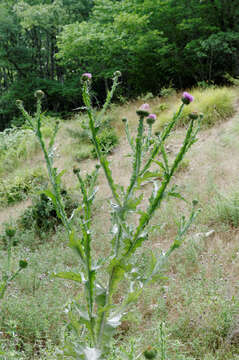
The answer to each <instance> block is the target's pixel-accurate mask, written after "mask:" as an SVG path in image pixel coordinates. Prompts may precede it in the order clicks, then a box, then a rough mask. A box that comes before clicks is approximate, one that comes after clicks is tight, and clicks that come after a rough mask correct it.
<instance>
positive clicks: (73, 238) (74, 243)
mask: <svg viewBox="0 0 239 360" xmlns="http://www.w3.org/2000/svg"><path fill="white" fill-rule="evenodd" d="M69 246H70V247H71V248H72V249H74V250H76V252H77V253H78V254H79V255H80V258H81V259H82V261H84V251H83V248H82V244H81V240H80V239H79V238H78V237H77V235H76V233H75V231H74V230H72V231H71V232H70V234H69Z"/></svg>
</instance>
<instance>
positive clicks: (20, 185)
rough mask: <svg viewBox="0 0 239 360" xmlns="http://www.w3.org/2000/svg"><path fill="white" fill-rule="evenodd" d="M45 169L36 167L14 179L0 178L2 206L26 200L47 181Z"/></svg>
mask: <svg viewBox="0 0 239 360" xmlns="http://www.w3.org/2000/svg"><path fill="white" fill-rule="evenodd" d="M46 181H47V180H46V177H45V174H44V171H43V169H41V168H36V169H34V170H33V171H29V172H27V173H25V174H24V175H19V176H15V177H14V178H12V179H6V180H5V179H2V180H0V206H7V205H10V204H14V203H16V202H18V201H21V200H24V199H25V198H26V197H27V195H29V194H31V193H32V192H34V191H36V189H39V188H40V187H41V186H42V185H43V184H44V183H46Z"/></svg>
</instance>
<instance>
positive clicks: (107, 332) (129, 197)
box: [18, 72, 201, 360]
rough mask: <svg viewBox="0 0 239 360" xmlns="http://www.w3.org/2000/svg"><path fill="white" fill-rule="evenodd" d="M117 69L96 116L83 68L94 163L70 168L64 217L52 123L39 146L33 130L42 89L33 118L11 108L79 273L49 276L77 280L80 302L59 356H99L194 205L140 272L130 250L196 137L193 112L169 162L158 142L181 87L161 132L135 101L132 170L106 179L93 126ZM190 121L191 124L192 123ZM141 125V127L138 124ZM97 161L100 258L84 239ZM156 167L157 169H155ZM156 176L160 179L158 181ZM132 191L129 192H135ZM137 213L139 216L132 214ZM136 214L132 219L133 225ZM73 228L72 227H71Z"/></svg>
mask: <svg viewBox="0 0 239 360" xmlns="http://www.w3.org/2000/svg"><path fill="white" fill-rule="evenodd" d="M119 77H120V73H119V72H116V73H115V74H114V78H113V85H112V88H111V90H110V91H109V93H108V95H107V99H106V103H105V105H104V107H103V109H102V111H101V112H100V114H99V115H98V116H96V115H95V112H94V110H93V107H92V104H91V95H90V86H91V82H92V75H91V74H89V73H85V74H83V76H82V81H83V92H82V93H83V101H84V105H85V109H86V111H87V114H88V129H89V130H90V137H91V141H92V143H93V145H94V148H95V152H96V154H97V158H98V161H99V163H100V165H97V166H96V169H95V170H94V171H93V172H92V174H90V175H87V176H86V178H83V177H82V175H81V172H80V169H77V168H74V169H73V172H74V174H75V175H76V177H77V179H78V182H79V187H80V191H81V194H82V204H80V206H79V207H78V209H76V210H75V212H74V214H72V216H71V218H70V219H68V218H67V216H66V213H65V209H64V205H63V201H62V199H61V176H62V174H63V173H62V172H61V173H59V174H58V173H57V169H55V168H54V165H53V155H54V142H55V137H56V134H57V130H58V125H57V126H56V128H55V132H54V134H53V136H52V138H51V139H50V143H49V145H48V146H47V145H46V143H45V141H44V139H43V137H42V133H41V98H42V92H41V91H38V92H36V96H37V111H36V114H35V117H31V116H30V115H29V114H28V113H27V112H26V110H25V109H24V107H23V104H22V102H19V101H18V107H19V109H20V110H21V112H22V113H23V115H24V116H25V118H26V120H27V122H28V124H29V125H30V127H31V129H32V130H33V131H34V132H35V134H36V136H37V138H38V140H39V142H40V145H41V148H42V151H43V153H44V157H45V161H46V165H47V169H48V173H49V178H50V182H51V186H52V191H50V190H46V191H45V194H46V195H47V196H49V197H50V198H51V200H52V202H53V204H54V206H55V208H56V211H57V214H58V216H59V218H60V219H61V220H62V223H63V225H64V227H65V228H66V231H67V234H68V237H69V245H70V247H72V248H73V249H74V250H75V251H76V252H77V254H78V255H79V259H80V262H79V266H80V270H79V272H78V273H77V272H76V273H75V272H61V273H58V274H55V276H56V277H59V278H63V279H68V280H73V281H77V282H79V283H81V284H83V292H84V299H85V302H84V303H80V304H79V302H78V301H73V302H72V304H71V305H70V306H69V308H68V312H69V318H70V319H71V325H72V328H73V329H74V330H75V333H76V340H75V341H73V340H71V341H69V342H67V341H66V344H65V347H64V350H63V351H61V352H60V353H59V358H62V359H65V358H67V357H69V358H70V359H72V358H74V359H85V360H97V359H107V354H108V352H109V349H110V346H111V341H112V337H113V335H114V333H115V331H116V329H117V327H118V326H119V325H120V323H121V320H122V317H123V316H124V314H125V313H126V312H127V310H128V308H129V307H130V305H131V304H132V303H133V302H135V301H136V300H137V299H138V297H139V296H140V294H141V293H142V291H143V287H144V286H146V285H148V284H149V283H150V282H152V281H154V280H155V279H156V278H157V276H158V275H159V274H160V272H161V271H162V268H163V267H164V265H165V263H166V261H167V259H168V257H169V256H170V255H171V253H172V252H173V251H174V250H175V249H176V248H178V247H179V246H180V245H181V243H182V241H183V239H184V237H185V234H186V232H187V230H188V228H189V227H190V225H191V224H192V222H193V221H194V219H195V217H196V215H197V213H198V211H199V210H197V209H196V201H194V202H193V205H192V210H191V214H190V215H189V217H188V219H185V218H184V217H183V218H182V220H181V222H180V224H179V228H178V233H177V236H176V238H175V240H174V241H173V243H172V244H171V245H170V246H169V249H168V250H167V251H166V252H165V253H161V255H159V256H155V255H154V254H152V259H151V263H150V269H148V271H147V272H146V273H145V274H141V272H140V269H138V267H137V264H136V262H135V256H133V255H134V254H135V252H136V250H137V249H138V248H140V246H141V245H142V244H143V242H144V241H146V240H147V239H148V237H149V235H150V232H151V231H152V228H153V227H151V226H150V221H151V219H152V217H153V216H154V214H155V212H156V210H158V209H160V206H161V203H162V201H163V200H164V198H166V197H169V196H172V197H175V198H181V199H182V197H181V195H180V194H179V193H177V191H176V188H175V186H172V187H171V188H169V186H170V183H171V181H172V178H173V176H174V174H175V171H176V170H177V168H178V166H179V164H180V162H181V161H182V159H183V158H184V156H185V154H186V152H187V151H188V150H189V149H190V147H191V146H192V144H193V143H194V142H195V141H196V136H197V133H198V130H199V122H200V119H201V116H199V115H198V114H192V115H191V116H190V122H189V126H188V129H187V131H186V135H185V139H184V141H183V144H182V146H181V148H180V150H179V152H178V154H177V155H176V156H175V159H174V160H173V161H171V159H169V158H168V154H167V152H166V150H165V141H166V140H167V138H168V137H169V136H170V134H171V132H172V130H173V128H174V127H175V125H176V123H177V121H178V119H179V117H180V115H181V113H182V110H183V107H184V106H185V105H187V104H189V103H190V102H191V101H193V98H192V96H191V95H190V94H188V93H184V94H183V98H182V105H181V106H180V108H179V110H178V112H177V113H176V114H175V115H174V117H173V119H172V121H171V122H170V123H169V124H168V125H167V126H166V127H165V128H164V130H163V131H162V133H160V134H158V135H157V136H154V135H153V134H152V125H153V123H154V122H155V120H156V116H155V115H154V114H150V112H149V105H148V104H143V105H142V106H141V107H140V108H139V109H138V110H137V114H138V116H139V123H138V129H137V136H136V139H135V140H134V138H133V137H132V136H131V134H130V131H129V127H128V121H127V119H123V122H124V124H125V133H126V137H127V139H128V142H129V146H130V150H131V159H132V173H131V177H130V181H129V185H128V187H127V188H126V189H123V187H121V186H119V185H118V184H116V182H115V181H114V178H113V175H112V172H111V169H110V165H109V162H108V160H107V158H106V155H105V154H103V152H102V151H101V147H100V145H99V140H98V136H97V130H98V126H99V124H100V122H101V121H102V119H103V116H104V113H105V111H106V109H107V108H108V106H109V104H110V101H111V99H112V97H113V94H114V91H115V89H116V86H117V85H118V83H119ZM195 123H197V125H196V126H195ZM145 126H147V131H146V129H145ZM152 164H154V165H155V164H156V165H157V166H158V169H157V170H156V171H155V170H154V171H150V169H151V165H152ZM100 166H101V167H102V169H103V171H104V175H105V178H106V181H107V183H108V185H109V188H110V190H111V193H112V202H111V223H112V224H111V233H112V241H111V246H112V247H111V253H110V254H105V257H104V258H103V259H99V258H97V257H96V256H95V254H94V251H93V246H92V242H93V240H94V233H93V230H92V228H93V226H94V218H93V213H92V204H93V201H94V198H95V194H96V191H97V188H96V181H97V176H98V171H99V168H100ZM159 174H160V176H159ZM159 179H160V180H159ZM144 182H150V183H153V189H152V193H151V196H150V197H149V201H148V206H147V208H146V210H142V208H141V207H140V205H141V202H142V199H143V196H142V194H141V195H137V194H138V191H140V189H141V185H142V184H143V183H144ZM136 190H137V192H136ZM132 213H133V214H135V217H134V218H135V221H134V222H132V220H131V221H130V216H129V215H130V214H132ZM139 215H140V216H139ZM73 218H74V219H76V218H77V219H78V222H79V225H80V233H79V234H78V233H77V231H76V229H75V225H74V222H73V221H72V219H73ZM137 218H138V223H137V224H135V223H136V222H137V221H136V219H137ZM78 232H79V231H78ZM122 282H127V283H128V290H127V291H126V293H125V294H124V297H123V299H122V301H121V302H120V303H115V301H114V294H115V293H116V292H117V291H118V290H119V286H120V284H121V283H122Z"/></svg>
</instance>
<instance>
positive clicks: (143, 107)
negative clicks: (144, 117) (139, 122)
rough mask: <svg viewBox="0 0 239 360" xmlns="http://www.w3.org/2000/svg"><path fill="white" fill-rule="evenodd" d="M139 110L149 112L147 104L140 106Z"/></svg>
mask: <svg viewBox="0 0 239 360" xmlns="http://www.w3.org/2000/svg"><path fill="white" fill-rule="evenodd" d="M139 110H147V111H148V110H149V104H142V105H141V106H140V108H139Z"/></svg>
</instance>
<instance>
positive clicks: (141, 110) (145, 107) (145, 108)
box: [136, 104, 149, 117]
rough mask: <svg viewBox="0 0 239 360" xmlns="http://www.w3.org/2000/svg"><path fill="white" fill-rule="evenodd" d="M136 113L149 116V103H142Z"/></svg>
mask: <svg viewBox="0 0 239 360" xmlns="http://www.w3.org/2000/svg"><path fill="white" fill-rule="evenodd" d="M136 114H137V115H138V116H140V117H141V116H142V117H146V116H149V104H142V105H141V106H140V108H139V109H138V110H137V111H136Z"/></svg>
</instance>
